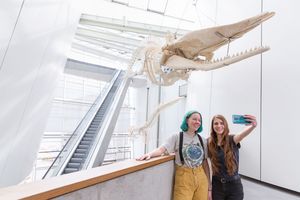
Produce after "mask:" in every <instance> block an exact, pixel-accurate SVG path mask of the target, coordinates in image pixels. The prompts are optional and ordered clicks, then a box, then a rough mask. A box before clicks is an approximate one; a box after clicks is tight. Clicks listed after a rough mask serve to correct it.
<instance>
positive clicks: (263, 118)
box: [187, 0, 300, 192]
mask: <svg viewBox="0 0 300 200" xmlns="http://www.w3.org/2000/svg"><path fill="white" fill-rule="evenodd" d="M263 2H264V4H263V5H262V4H261V2H256V1H237V0H229V1H226V2H225V1H218V8H217V10H216V15H217V24H218V25H221V24H227V23H233V22H236V21H238V20H241V19H244V18H247V17H251V16H254V15H256V14H259V13H260V12H261V10H264V11H275V12H276V15H275V17H273V18H271V19H270V20H268V21H267V22H265V23H264V24H263V29H261V27H257V28H256V29H255V30H253V31H251V32H250V33H248V34H247V35H245V36H244V37H243V38H241V39H239V40H237V41H235V42H233V43H232V44H231V45H230V53H234V52H237V51H242V50H244V49H246V48H250V47H252V46H257V45H258V46H259V45H260V43H261V42H262V44H263V45H270V46H271V50H270V51H269V52H266V53H264V54H263V55H262V57H261V56H259V55H258V56H255V57H252V58H249V59H247V60H244V61H241V62H239V63H236V64H233V65H231V66H228V67H226V68H222V69H218V70H215V71H213V72H196V73H194V74H193V75H192V76H191V78H190V85H189V90H188V99H187V107H197V109H198V110H199V111H200V112H202V113H203V117H204V132H205V133H208V131H209V128H210V127H209V126H210V121H209V120H210V119H211V118H212V116H213V115H215V114H222V115H224V116H225V117H226V118H227V119H228V121H229V123H230V124H229V125H230V130H231V132H232V133H236V132H238V131H240V130H242V128H243V127H241V126H239V125H233V124H232V123H231V115H232V114H246V113H249V114H252V115H255V116H256V117H257V120H258V126H257V128H256V129H255V131H253V132H252V133H251V135H250V136H248V137H247V138H246V139H245V140H243V141H242V148H241V150H240V173H241V174H243V175H246V176H249V177H252V178H255V179H257V180H261V181H264V182H268V183H271V184H274V185H277V186H280V187H284V188H287V189H290V190H294V191H298V192H299V191H300V174H299V173H297V169H299V167H300V162H299V159H297V157H298V153H299V150H298V149H299V148H298V143H299V139H300V136H299V134H298V133H297V131H298V130H297V119H298V118H297V116H298V115H299V114H298V113H299V111H300V107H299V106H298V102H300V93H299V92H298V91H299V89H298V85H299V84H300V79H299V74H300V68H299V66H298V64H297V63H298V62H297V61H298V59H299V58H298V57H299V56H297V53H298V50H297V48H298V47H299V45H300V39H298V35H299V34H300V28H299V26H297V24H296V22H294V21H295V20H296V19H298V18H299V15H300V14H298V13H299V12H297V9H296V8H298V7H299V4H300V3H298V1H288V2H281V1H275V2H274V1H263ZM262 8H263V9H262ZM261 31H262V36H263V37H261ZM226 50H227V49H226V47H224V48H223V49H221V50H219V51H218V52H217V53H216V55H217V56H224V55H226ZM207 118H209V120H207Z"/></svg>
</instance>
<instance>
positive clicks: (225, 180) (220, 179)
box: [212, 174, 240, 183]
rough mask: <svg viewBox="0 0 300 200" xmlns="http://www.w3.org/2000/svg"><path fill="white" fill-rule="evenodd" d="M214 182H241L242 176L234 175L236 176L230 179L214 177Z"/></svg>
mask: <svg viewBox="0 0 300 200" xmlns="http://www.w3.org/2000/svg"><path fill="white" fill-rule="evenodd" d="M212 178H213V179H214V180H217V181H219V182H221V183H228V182H231V181H235V180H239V179H240V175H238V174H237V175H234V176H229V177H226V178H225V177H220V176H213V177H212Z"/></svg>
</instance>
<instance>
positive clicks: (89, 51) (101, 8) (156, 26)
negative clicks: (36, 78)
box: [69, 0, 216, 69]
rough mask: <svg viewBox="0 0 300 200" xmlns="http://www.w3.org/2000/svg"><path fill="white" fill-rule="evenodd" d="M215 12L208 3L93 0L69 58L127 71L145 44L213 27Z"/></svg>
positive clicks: (196, 0) (166, 0)
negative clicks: (171, 35)
mask: <svg viewBox="0 0 300 200" xmlns="http://www.w3.org/2000/svg"><path fill="white" fill-rule="evenodd" d="M203 8H205V12H204V9H203ZM215 9H216V1H208V0H207V1H206V0H202V1H200V0H100V1H99V0H97V1H96V0H90V1H89V3H88V4H87V5H86V8H84V10H83V14H82V16H81V19H80V24H79V25H78V28H77V32H76V35H75V37H74V40H73V45H72V51H71V53H70V54H69V57H70V58H72V59H79V60H82V61H86V62H91V63H95V64H101V65H104V66H108V67H114V68H122V69H126V67H127V65H128V63H129V62H130V60H131V59H132V54H133V52H134V51H135V50H136V49H137V48H138V47H139V46H141V44H142V43H143V41H145V40H149V39H151V38H152V39H153V38H160V40H162V41H164V37H165V35H166V34H167V33H168V32H171V33H176V35H177V36H178V37H180V36H181V35H183V34H185V33H186V32H188V31H189V30H195V29H200V28H204V27H207V26H213V25H215V24H216V22H215V18H216V15H215Z"/></svg>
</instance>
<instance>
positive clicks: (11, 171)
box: [0, 0, 80, 187]
mask: <svg viewBox="0 0 300 200" xmlns="http://www.w3.org/2000/svg"><path fill="white" fill-rule="evenodd" d="M76 5H77V2H76V1H71V0H70V1H69V0H48V1H43V2H40V1H38V0H27V1H24V0H23V1H21V0H13V1H10V0H4V1H1V2H0V24H1V26H2V28H1V29H0V64H1V66H0V94H1V98H0V110H1V112H0V129H1V138H0V146H1V154H0V187H1V186H6V185H11V184H16V183H18V182H20V181H21V180H23V179H24V178H25V177H26V176H27V175H28V174H29V172H30V171H31V169H32V166H33V163H34V160H35V157H36V154H37V151H38V148H39V144H40V139H41V136H42V134H43V130H44V127H45V123H46V120H47V115H48V112H49V106H50V105H51V104H50V101H51V98H52V93H53V89H54V87H55V84H56V80H57V77H58V75H59V74H60V73H61V72H62V71H63V68H64V64H65V60H66V53H67V51H68V50H69V47H70V43H71V40H72V35H73V33H74V31H75V28H76V26H77V22H78V19H79V16H80V13H78V12H77V10H78V9H77V8H76ZM20 165H22V167H21V168H20V167H19V166H20Z"/></svg>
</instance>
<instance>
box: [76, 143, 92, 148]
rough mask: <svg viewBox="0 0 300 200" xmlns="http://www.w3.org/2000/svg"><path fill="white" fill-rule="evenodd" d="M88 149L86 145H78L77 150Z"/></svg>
mask: <svg viewBox="0 0 300 200" xmlns="http://www.w3.org/2000/svg"><path fill="white" fill-rule="evenodd" d="M89 147H90V145H86V144H79V145H78V148H79V149H88V148H89Z"/></svg>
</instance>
